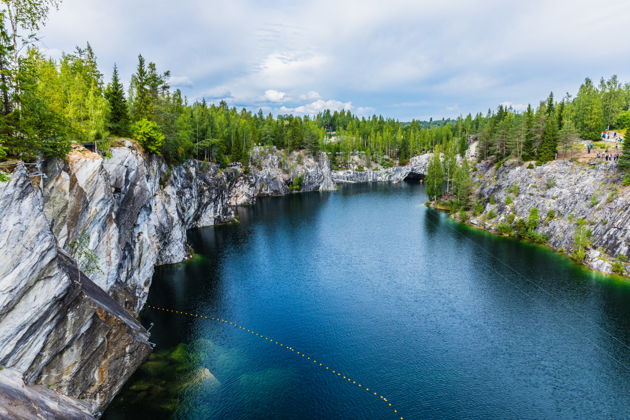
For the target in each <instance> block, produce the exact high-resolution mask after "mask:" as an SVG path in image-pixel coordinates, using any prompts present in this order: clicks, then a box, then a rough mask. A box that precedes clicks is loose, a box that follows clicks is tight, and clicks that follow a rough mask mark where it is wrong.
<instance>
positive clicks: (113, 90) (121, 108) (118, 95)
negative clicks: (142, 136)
mask: <svg viewBox="0 0 630 420" xmlns="http://www.w3.org/2000/svg"><path fill="white" fill-rule="evenodd" d="M105 98H106V99H107V101H108V102H109V109H110V112H109V116H108V122H107V129H108V130H109V131H110V132H111V133H112V134H114V135H117V136H128V135H129V107H128V106H127V100H126V99H125V93H124V91H123V85H122V83H121V82H120V79H119V78H118V68H117V67H116V65H114V74H113V75H112V81H111V83H110V84H109V85H107V89H105Z"/></svg>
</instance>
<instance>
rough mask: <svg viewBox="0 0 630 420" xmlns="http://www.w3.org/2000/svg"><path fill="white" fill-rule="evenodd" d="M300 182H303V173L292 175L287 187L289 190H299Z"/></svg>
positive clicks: (300, 187)
mask: <svg viewBox="0 0 630 420" xmlns="http://www.w3.org/2000/svg"><path fill="white" fill-rule="evenodd" d="M302 184H304V175H303V174H299V175H296V176H294V177H293V180H291V184H290V185H289V189H290V190H291V191H300V189H302Z"/></svg>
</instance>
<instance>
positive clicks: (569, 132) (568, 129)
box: [559, 119, 579, 157]
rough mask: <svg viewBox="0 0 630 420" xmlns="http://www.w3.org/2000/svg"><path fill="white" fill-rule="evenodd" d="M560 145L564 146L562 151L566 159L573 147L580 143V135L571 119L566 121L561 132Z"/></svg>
mask: <svg viewBox="0 0 630 420" xmlns="http://www.w3.org/2000/svg"><path fill="white" fill-rule="evenodd" d="M559 139H560V144H561V145H562V151H563V153H564V156H565V157H566V156H567V154H568V152H569V149H571V146H572V145H573V144H574V143H575V142H577V141H578V139H579V135H578V132H577V129H576V128H575V125H574V124H573V121H572V120H570V119H565V120H564V125H563V127H562V129H561V130H560V135H559Z"/></svg>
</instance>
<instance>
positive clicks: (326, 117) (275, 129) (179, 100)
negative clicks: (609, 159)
mask: <svg viewBox="0 0 630 420" xmlns="http://www.w3.org/2000/svg"><path fill="white" fill-rule="evenodd" d="M25 5H26V6H25ZM58 5H59V3H58V2H57V1H54V0H47V1H40V2H24V3H23V4H22V3H20V2H3V7H4V10H3V11H2V14H1V15H0V18H1V19H0V96H1V116H0V160H6V159H21V160H24V161H34V160H36V159H38V158H46V157H62V158H63V157H64V156H66V155H67V153H68V152H69V151H70V150H71V145H72V144H73V143H84V144H85V143H90V144H93V145H95V146H96V148H97V149H98V150H99V151H100V152H101V153H103V154H105V155H106V154H107V152H108V149H109V147H110V146H111V145H112V144H113V143H114V142H115V141H116V139H117V138H121V137H128V138H133V139H135V140H137V141H138V142H139V144H141V145H142V147H143V148H144V149H145V150H146V151H147V152H149V153H154V154H159V155H162V156H163V157H164V158H165V159H166V161H167V162H168V163H169V164H177V163H179V162H182V161H184V160H185V159H190V158H194V159H200V160H204V161H211V162H215V163H218V164H220V165H222V166H225V165H227V164H228V163H230V162H234V161H239V162H242V163H243V164H244V165H245V166H247V163H248V160H249V153H250V151H251V149H252V148H253V147H254V146H255V145H273V146H276V147H278V148H281V149H285V150H296V149H307V150H310V151H313V152H315V151H324V152H327V153H329V155H330V156H331V157H333V159H332V165H333V167H343V165H344V162H345V161H346V159H347V158H348V157H349V156H350V154H352V153H355V152H362V153H364V154H365V155H366V157H367V160H368V161H373V162H378V163H380V164H381V165H382V166H391V165H394V164H396V163H399V164H404V163H406V162H407V161H408V160H409V158H410V157H411V156H413V155H415V154H419V153H423V152H428V151H433V150H434V149H435V148H436V147H440V148H441V149H442V150H451V151H453V153H456V154H462V153H463V152H464V151H465V150H466V148H467V147H468V144H469V143H470V140H471V139H478V140H479V150H478V155H479V158H480V159H494V160H497V161H499V160H503V159H506V158H510V157H512V158H518V159H522V160H524V161H529V160H535V161H538V162H540V163H544V162H548V161H551V160H553V159H555V158H556V157H557V156H558V155H559V154H562V153H563V152H566V151H567V150H568V149H569V148H570V147H571V145H572V144H573V143H574V142H575V141H576V140H578V139H579V138H582V139H589V140H599V139H600V136H601V132H602V130H605V129H613V130H614V129H625V128H628V127H629V126H630V110H629V107H630V84H623V83H622V82H620V81H619V80H618V78H617V77H616V76H612V77H610V78H609V79H604V78H602V79H601V80H600V81H599V83H598V84H596V83H594V82H593V81H592V80H591V79H588V78H587V79H586V80H584V82H583V83H582V84H581V86H580V88H579V90H578V92H577V94H576V95H575V96H571V95H569V94H566V95H565V96H564V97H562V98H561V99H556V97H555V96H554V95H553V93H551V94H549V96H548V97H547V98H545V99H543V100H541V101H540V102H539V103H538V104H535V105H529V106H528V107H527V109H526V110H524V111H523V110H521V111H517V110H515V109H512V108H509V107H505V106H503V105H500V106H499V107H498V108H497V109H496V110H488V111H487V112H486V113H477V114H476V115H471V114H468V115H466V116H460V117H458V118H457V119H449V120H441V121H439V120H438V121H435V122H434V121H428V122H427V121H417V120H413V121H411V122H401V121H398V120H395V119H391V118H384V117H383V116H376V115H374V116H372V117H369V118H366V117H358V116H356V115H353V114H352V113H351V112H350V111H334V112H333V111H325V112H322V113H320V114H318V115H313V116H308V115H305V116H295V115H277V116H274V115H272V114H267V115H265V114H264V113H263V112H262V111H261V110H259V111H258V112H252V111H250V110H246V109H240V110H238V109H236V108H235V107H230V106H228V104H227V103H226V102H224V101H222V102H220V103H207V102H206V101H205V100H203V99H202V100H200V101H195V102H192V103H191V102H189V101H188V100H187V98H185V97H183V96H182V93H181V92H180V91H179V90H177V89H175V90H173V89H171V87H170V86H169V78H170V73H169V72H168V71H161V70H158V68H157V66H156V65H155V63H153V62H151V61H147V60H146V59H145V58H144V57H143V56H142V55H139V56H138V62H137V68H136V71H135V72H134V74H133V75H131V78H130V83H129V86H127V87H126V88H125V86H123V83H122V81H121V77H120V75H119V73H118V70H117V69H116V67H115V66H114V68H113V76H112V78H111V80H109V81H107V82H106V81H105V80H104V77H103V73H102V72H101V71H100V70H99V66H98V64H97V57H96V54H95V52H94V50H93V49H92V47H91V46H90V45H89V44H86V46H84V47H77V48H76V49H75V50H74V51H73V52H71V53H66V54H63V55H62V57H61V58H60V59H53V58H50V57H46V56H45V55H44V54H43V53H42V52H41V51H40V50H39V49H38V48H37V46H36V45H37V44H36V39H37V31H38V30H39V29H40V28H41V27H42V25H43V24H44V23H45V19H46V15H47V13H48V11H49V9H50V8H51V7H57V6H58ZM628 166H629V164H628V152H626V153H625V155H624V159H622V161H621V162H620V167H622V168H627V167H628Z"/></svg>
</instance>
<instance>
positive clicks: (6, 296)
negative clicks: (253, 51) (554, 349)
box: [0, 142, 630, 418]
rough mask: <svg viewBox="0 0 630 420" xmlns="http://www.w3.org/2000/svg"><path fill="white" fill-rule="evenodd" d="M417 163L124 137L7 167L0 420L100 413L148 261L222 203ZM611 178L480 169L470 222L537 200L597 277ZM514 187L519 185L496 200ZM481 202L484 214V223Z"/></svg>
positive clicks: (622, 231)
mask: <svg viewBox="0 0 630 420" xmlns="http://www.w3.org/2000/svg"><path fill="white" fill-rule="evenodd" d="M430 157H431V155H429V154H427V155H422V156H416V157H414V158H412V159H411V161H410V163H409V165H406V166H402V167H394V168H389V169H383V170H379V171H363V170H361V171H357V170H340V171H331V169H330V164H329V161H328V158H327V157H326V155H325V154H323V153H319V154H316V155H315V156H312V155H310V154H307V153H305V152H291V153H284V152H282V151H278V150H276V149H274V148H263V147H257V148H255V149H254V150H253V152H252V156H251V161H250V164H249V169H248V170H247V172H244V171H243V170H242V169H241V168H240V167H233V168H228V169H224V170H221V169H219V168H218V167H217V166H216V165H211V164H207V163H203V162H198V161H192V160H191V161H187V162H185V163H184V164H182V165H179V166H176V167H168V166H167V165H166V163H165V162H164V161H163V160H162V159H161V158H160V157H157V156H150V155H146V154H144V153H143V152H142V151H140V150H139V149H138V148H137V147H136V146H135V145H134V144H133V143H131V142H127V143H126V144H125V145H124V146H121V147H114V148H112V149H111V156H110V157H108V158H103V157H101V156H100V155H98V154H95V153H91V152H89V151H87V150H85V149H81V148H77V149H75V150H74V151H73V152H72V153H71V154H70V155H69V156H68V158H67V159H66V160H51V161H47V162H45V163H44V164H43V165H41V167H40V168H39V169H38V170H37V171H34V170H33V169H32V168H31V169H28V168H27V167H26V166H25V165H23V164H22V163H17V164H16V166H15V170H14V171H13V173H12V174H11V179H10V181H8V182H2V183H0V216H1V217H0V261H2V264H0V367H2V369H1V370H0V418H2V417H8V418H20V417H27V418H28V417H37V416H39V417H41V418H50V417H55V416H61V417H64V418H90V417H93V416H98V415H99V414H100V413H101V412H102V411H103V410H104V408H105V407H106V406H107V404H108V403H109V402H110V401H111V400H112V398H113V397H114V396H115V395H116V393H117V392H118V391H119V390H120V389H121V387H122V385H123V384H124V383H125V381H126V380H127V379H128V377H129V376H130V375H131V374H132V373H133V372H134V371H135V369H136V368H137V367H138V366H139V365H140V364H141V363H142V362H143V361H144V359H145V358H146V356H147V355H148V354H149V353H150V351H151V344H150V341H149V334H148V333H147V331H146V330H145V329H144V327H143V326H142V325H140V323H139V322H138V321H137V314H138V312H139V311H140V309H142V307H143V305H144V303H145V301H146V299H147V295H148V292H149V288H150V286H151V278H152V276H153V271H154V268H155V266H156V265H160V264H170V263H176V262H180V261H183V260H185V259H186V258H188V257H189V255H190V252H189V248H188V245H187V242H186V231H187V230H188V229H191V228H195V227H201V226H210V225H214V224H218V223H229V222H233V221H235V208H234V207H235V206H237V205H245V204H252V203H253V202H254V201H255V199H256V197H260V196H265V195H284V194H288V193H290V192H292V191H296V192H297V191H303V192H306V191H328V190H334V189H335V188H336V184H338V183H356V182H377V181H401V180H404V179H406V178H415V179H417V178H419V177H422V176H424V173H425V172H426V169H427V166H428V162H429V160H430ZM615 176H617V175H616V172H615V171H614V169H612V168H608V167H605V166H602V167H597V168H583V167H580V166H578V165H574V164H572V163H569V162H552V163H550V164H547V165H544V166H541V167H536V168H534V169H527V168H525V167H524V166H518V165H505V166H503V167H502V168H501V169H499V170H495V169H494V168H493V167H490V166H488V167H480V169H479V171H478V172H477V173H476V181H477V186H478V188H477V190H476V192H475V195H476V199H477V200H481V201H483V202H484V211H483V212H482V213H481V214H480V215H478V216H477V217H475V218H473V219H472V220H470V221H469V222H471V223H473V224H476V225H478V226H480V227H483V228H485V229H488V230H496V229H497V226H498V225H499V223H501V221H502V220H503V219H504V218H507V217H508V215H509V214H510V213H516V214H517V215H518V216H519V217H527V213H528V212H529V209H530V208H531V207H533V206H536V207H538V208H539V210H540V213H541V215H542V216H543V217H544V215H545V214H546V213H547V212H548V210H552V209H553V210H554V211H555V213H556V214H557V215H558V217H557V218H555V219H554V220H551V221H549V222H548V223H545V224H541V225H540V226H539V228H538V229H539V230H540V231H541V233H546V234H548V235H549V244H550V246H552V247H553V248H555V249H564V250H567V251H568V250H569V249H570V247H571V244H572V242H571V241H572V235H571V232H572V227H573V222H571V221H570V219H569V215H573V218H586V219H587V220H589V221H590V223H591V224H592V231H593V240H592V246H591V247H590V248H589V250H588V254H587V260H586V264H587V265H589V266H591V267H593V268H596V269H598V270H601V271H605V272H610V271H611V261H612V259H613V258H615V257H616V256H617V255H620V254H622V255H626V256H630V249H629V245H628V244H629V241H630V231H629V226H630V205H629V204H630V193H629V192H628V188H625V189H621V190H614V187H611V185H613V184H611V182H612V181H614V180H612V178H613V177H615ZM549 179H553V180H554V182H551V181H549ZM552 184H553V185H552ZM514 185H517V186H518V189H519V191H520V193H519V194H518V196H515V197H513V199H512V202H511V203H510V204H505V202H506V200H505V198H506V197H507V195H510V194H512V193H510V191H514ZM614 185H618V184H614ZM609 190H610V191H609ZM512 195H514V194H512ZM593 195H597V196H598V197H600V199H599V201H598V203H597V204H596V205H593V203H592V202H593V199H592V197H593ZM490 196H493V197H494V199H493V200H490ZM491 202H493V203H494V204H490V203H491ZM491 210H492V211H494V212H495V213H496V214H497V216H496V217H495V218H491V219H490V218H487V217H484V214H487V213H488V212H490V211H491ZM81 235H87V237H88V238H89V248H90V249H92V250H93V251H94V253H95V254H96V256H97V259H98V263H99V266H100V270H99V271H95V272H91V273H90V274H89V276H88V275H86V274H85V273H83V272H81V271H80V270H79V269H78V267H77V266H76V263H75V261H74V260H73V258H72V256H71V255H69V254H68V252H67V249H68V248H69V244H71V243H72V242H73V241H75V240H77V238H79V237H80V236H81ZM79 268H80V267H79ZM626 269H627V267H626Z"/></svg>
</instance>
